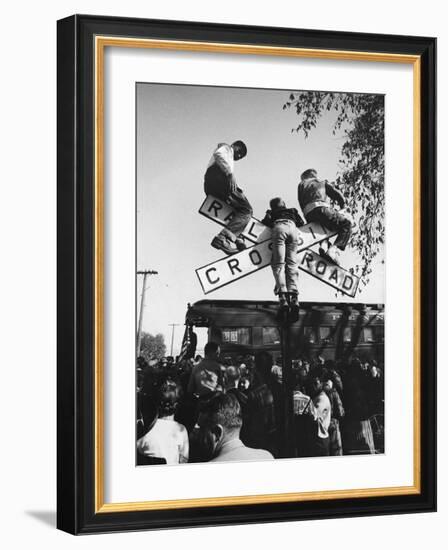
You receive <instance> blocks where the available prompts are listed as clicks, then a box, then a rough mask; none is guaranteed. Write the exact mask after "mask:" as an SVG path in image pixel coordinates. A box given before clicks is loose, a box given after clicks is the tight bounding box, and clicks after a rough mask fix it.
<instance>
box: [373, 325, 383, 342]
mask: <svg viewBox="0 0 448 550" xmlns="http://www.w3.org/2000/svg"><path fill="white" fill-rule="evenodd" d="M375 334H376V339H377V341H378V342H381V343H383V342H384V325H377V326H376V327H375Z"/></svg>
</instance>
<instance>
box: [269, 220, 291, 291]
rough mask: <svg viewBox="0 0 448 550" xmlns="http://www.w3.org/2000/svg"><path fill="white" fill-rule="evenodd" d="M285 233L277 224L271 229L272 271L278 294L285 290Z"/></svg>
mask: <svg viewBox="0 0 448 550" xmlns="http://www.w3.org/2000/svg"><path fill="white" fill-rule="evenodd" d="M286 237H287V235H286V234H285V232H284V231H283V229H282V227H281V226H279V225H276V226H274V229H273V230H272V263H271V267H272V273H273V274H274V279H275V286H276V287H277V291H278V293H279V294H281V293H285V292H287V286H286V278H285V251H286V247H285V240H286Z"/></svg>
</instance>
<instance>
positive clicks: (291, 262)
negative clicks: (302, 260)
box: [285, 227, 299, 294]
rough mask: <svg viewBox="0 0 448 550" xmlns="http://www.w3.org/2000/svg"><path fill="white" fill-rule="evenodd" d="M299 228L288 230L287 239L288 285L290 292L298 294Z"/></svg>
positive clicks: (286, 266) (286, 267)
mask: <svg viewBox="0 0 448 550" xmlns="http://www.w3.org/2000/svg"><path fill="white" fill-rule="evenodd" d="M297 248H298V239H297V230H296V227H291V228H290V229H289V231H288V238H287V239H286V258H285V264H286V265H285V271H286V285H287V288H288V292H291V293H294V294H298V292H299V289H298V285H297V283H298V279H299V268H298V265H297Z"/></svg>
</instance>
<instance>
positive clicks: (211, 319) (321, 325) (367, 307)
mask: <svg viewBox="0 0 448 550" xmlns="http://www.w3.org/2000/svg"><path fill="white" fill-rule="evenodd" d="M277 312H278V302H274V301H252V300H200V301H199V302H196V303H194V304H192V305H190V304H189V306H188V310H187V314H186V325H187V326H190V327H207V329H208V341H213V342H217V343H218V344H220V346H221V356H228V357H235V356H240V355H246V354H251V355H254V354H255V353H257V352H259V351H268V352H270V353H271V354H272V355H273V357H274V358H277V357H278V356H279V355H281V340H280V338H281V330H280V326H279V324H278V322H277ZM290 334H291V337H290V338H291V348H292V349H291V354H292V355H291V356H292V358H299V357H300V358H302V359H308V360H313V359H315V357H316V356H321V357H323V358H324V359H333V360H335V361H337V360H349V359H350V358H352V357H358V358H359V359H360V360H362V361H369V360H372V359H375V360H376V361H377V362H378V363H380V364H383V363H384V305H383V304H362V303H340V302H339V303H320V302H301V303H300V315H299V320H298V321H297V322H296V323H294V324H293V325H292V327H291V333H290Z"/></svg>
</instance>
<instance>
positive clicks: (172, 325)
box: [168, 323, 180, 357]
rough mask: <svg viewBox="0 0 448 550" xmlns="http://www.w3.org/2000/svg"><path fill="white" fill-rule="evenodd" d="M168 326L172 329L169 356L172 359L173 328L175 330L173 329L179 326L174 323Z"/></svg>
mask: <svg viewBox="0 0 448 550" xmlns="http://www.w3.org/2000/svg"><path fill="white" fill-rule="evenodd" d="M168 326H169V327H172V330H171V352H170V355H171V357H173V344H174V328H175V327H179V326H180V325H179V324H176V323H170V324H169V325H168Z"/></svg>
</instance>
